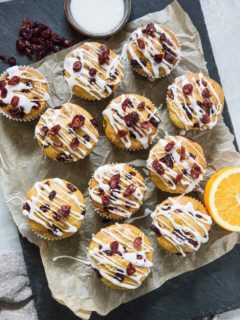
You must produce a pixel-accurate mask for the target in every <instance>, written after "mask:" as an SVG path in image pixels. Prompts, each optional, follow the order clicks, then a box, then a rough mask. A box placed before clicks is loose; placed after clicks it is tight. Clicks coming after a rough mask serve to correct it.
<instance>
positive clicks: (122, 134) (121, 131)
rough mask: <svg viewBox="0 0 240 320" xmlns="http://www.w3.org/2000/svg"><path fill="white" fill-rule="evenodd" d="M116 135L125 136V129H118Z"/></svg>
mask: <svg viewBox="0 0 240 320" xmlns="http://www.w3.org/2000/svg"><path fill="white" fill-rule="evenodd" d="M117 134H118V136H119V138H125V137H126V135H127V131H126V130H118V133H117Z"/></svg>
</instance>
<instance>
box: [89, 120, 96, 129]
mask: <svg viewBox="0 0 240 320" xmlns="http://www.w3.org/2000/svg"><path fill="white" fill-rule="evenodd" d="M90 122H91V124H92V125H93V126H94V128H97V127H98V123H97V120H96V119H94V118H93V119H91V120H90Z"/></svg>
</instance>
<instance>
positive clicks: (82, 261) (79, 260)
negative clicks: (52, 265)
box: [52, 255, 91, 266]
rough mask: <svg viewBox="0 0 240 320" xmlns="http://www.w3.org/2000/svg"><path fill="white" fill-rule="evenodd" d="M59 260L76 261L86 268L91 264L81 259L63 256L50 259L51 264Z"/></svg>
mask: <svg viewBox="0 0 240 320" xmlns="http://www.w3.org/2000/svg"><path fill="white" fill-rule="evenodd" d="M60 259H71V260H75V261H78V262H80V263H83V264H85V265H86V266H90V265H91V263H90V262H89V261H88V260H86V259H83V258H81V257H73V256H67V255H64V256H57V257H54V258H53V259H52V261H53V262H56V261H57V260H60Z"/></svg>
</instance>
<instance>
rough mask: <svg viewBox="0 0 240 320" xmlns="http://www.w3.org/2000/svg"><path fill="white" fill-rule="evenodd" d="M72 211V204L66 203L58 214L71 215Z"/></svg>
mask: <svg viewBox="0 0 240 320" xmlns="http://www.w3.org/2000/svg"><path fill="white" fill-rule="evenodd" d="M70 211H71V206H67V205H64V206H61V208H60V209H59V210H58V212H57V214H58V216H59V217H62V218H66V217H67V216H68V215H69V213H70Z"/></svg>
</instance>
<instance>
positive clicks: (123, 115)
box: [103, 94, 159, 150]
mask: <svg viewBox="0 0 240 320" xmlns="http://www.w3.org/2000/svg"><path fill="white" fill-rule="evenodd" d="M103 120H104V123H103V126H104V129H105V133H106V135H107V137H108V138H109V139H110V140H111V141H112V142H113V143H114V144H115V145H116V146H117V147H119V148H121V149H126V150H137V149H143V148H144V149H147V148H148V147H149V145H150V144H152V142H153V140H154V138H156V136H157V134H158V132H157V127H158V124H159V118H158V116H157V109H156V107H155V106H154V104H153V103H152V102H151V101H150V100H149V99H147V98H145V97H143V96H139V95H135V94H123V95H121V96H119V97H117V98H115V99H113V100H112V101H111V103H110V104H109V105H108V107H107V108H106V109H105V110H104V111H103Z"/></svg>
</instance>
